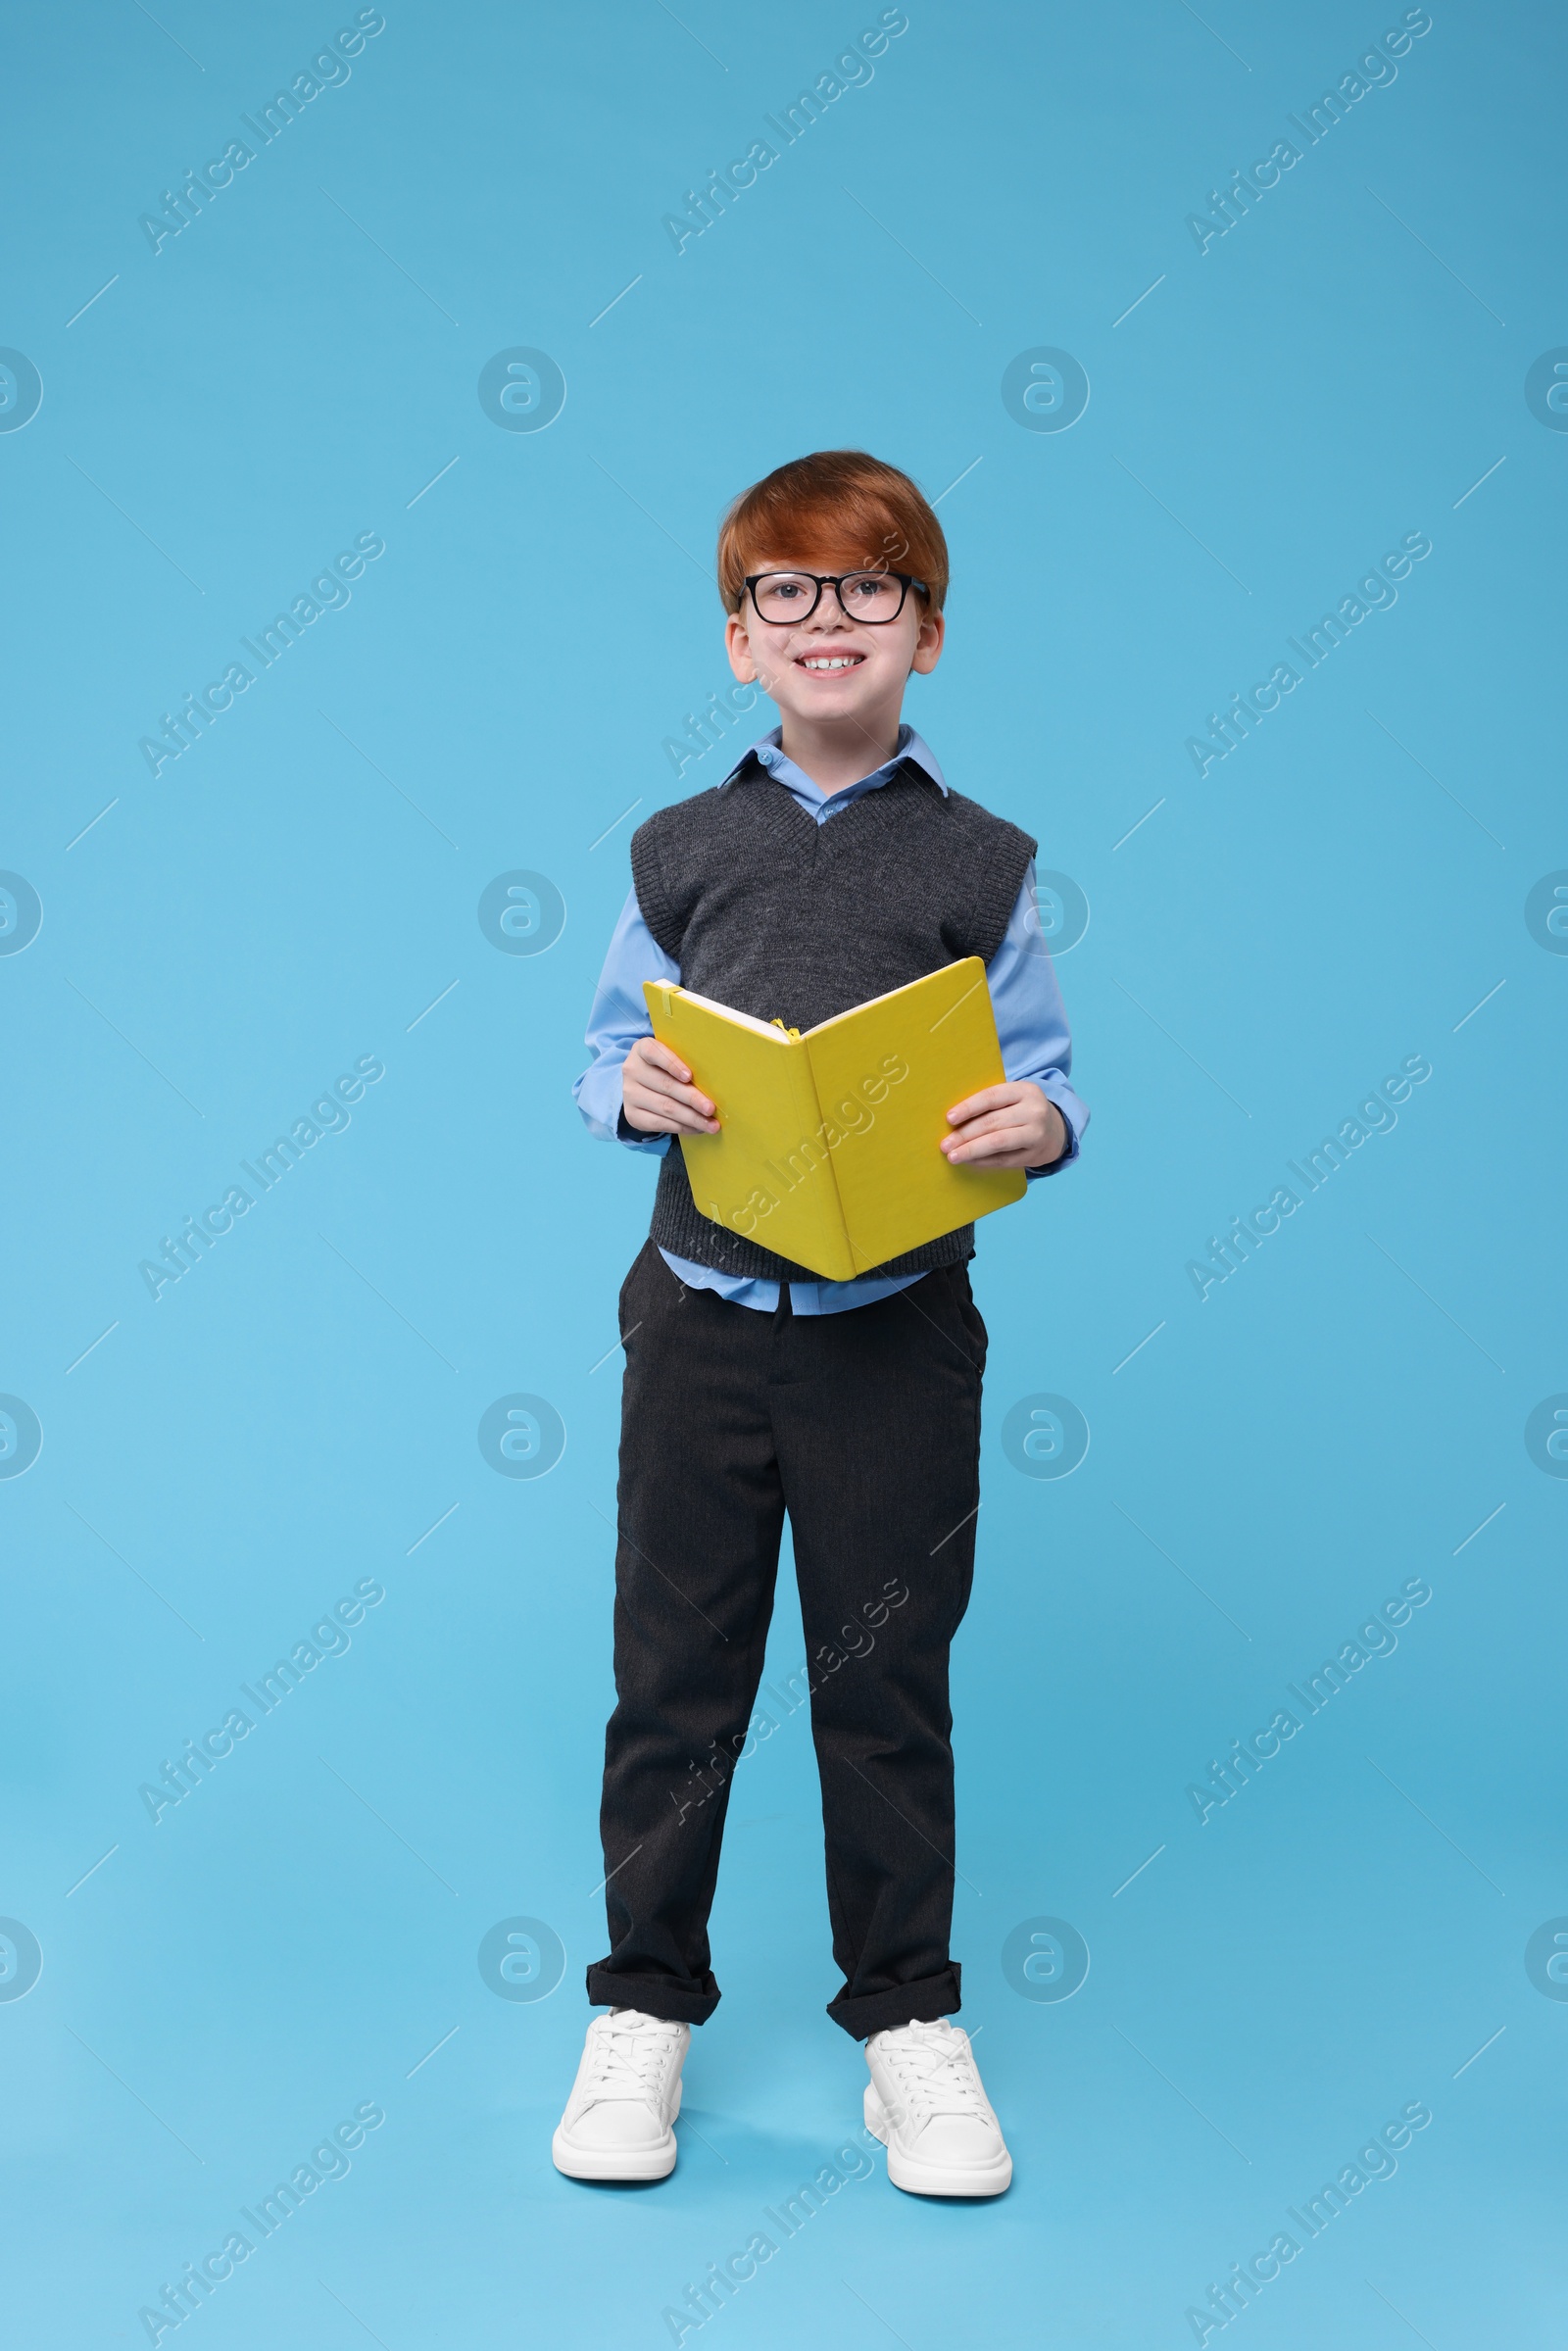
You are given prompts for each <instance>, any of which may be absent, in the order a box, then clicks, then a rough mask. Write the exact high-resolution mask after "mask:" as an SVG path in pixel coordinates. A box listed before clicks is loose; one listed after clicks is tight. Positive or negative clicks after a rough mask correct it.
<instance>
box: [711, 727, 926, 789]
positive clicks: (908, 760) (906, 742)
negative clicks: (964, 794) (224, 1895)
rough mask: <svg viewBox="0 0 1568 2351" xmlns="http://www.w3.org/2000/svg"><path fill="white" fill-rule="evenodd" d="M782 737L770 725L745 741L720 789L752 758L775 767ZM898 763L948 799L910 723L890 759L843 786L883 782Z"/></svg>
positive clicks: (780, 755) (748, 765)
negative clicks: (914, 769)
mask: <svg viewBox="0 0 1568 2351" xmlns="http://www.w3.org/2000/svg"><path fill="white" fill-rule="evenodd" d="M783 737H784V729H783V726H782V725H779V726H774V727H770V728H769V729H768V731H767V733H766V734H765V735H759V736H758V738H757V741H756V742H755V743H750V744H748V745H747V747H746V749H745V750H744V751H743V752H742V753H741V756H740V758H739V759H737V760H736V762H735V764H734V766H733V767H732V768H731V769H730V771H729V773H728V775H726V776H725V777H724V778H723V779H722V781H721V782H720V783H719V786H718V789H719V791H720V792H723V791H727V790H728V788H729V786H730V785H731V784H734V783H738V782H739V781H740V780H741V778H742V777H743V776H744V775H745V774H746V773H747V772H748V770H749V769H750V768H751V767H752V765H753V764H754V762H755V764H756V765H758V766H760V767H761V768H762V769H763V771H764V772H766V771H767V770H768V769H769V768H774V767H775V766H776V764H777V762H779V761H781V760H783V759H784V754H783V750H782V748H781V746H782V743H783ZM764 753H767V754H768V755H769V756H768V757H767V758H765V759H764V757H763V754H764ZM786 763H789V762H786ZM901 766H911V767H917V768H918V769H919V770H920V772H921V774H922V775H925V776H927V777H929V779H930V780H931V782H932V783H933V784H935V785H936V788H937V790H938V791H939V792H940V793H941V794H942V797H943V799H944V800H946V799H947V797H948V784H947V779H946V777H945V776H944V775H943V772H942V770H941V768H940V767H939V766H938V765H937V762H936V759H935V758H934V757H933V755H932V753H931V752H930V750H929V749H928V748H927V746H926V745H925V744H924V743H923V742H922V741H921V739H920V737H919V736H918V735H917V734H916V733H915V731H914V729H913V727H912V726H909V725H901V726H900V728H899V739H898V742H897V744H896V745H895V747H894V753H893V757H892V759H888V760H887V761H885V762H884V764H883V765H882V766H880V767H876V768H873V769H872V771H871V773H870V774H869V775H864V776H862V777H861V778H860V781H859V783H858V784H847V785H846V786H845V787H844V788H845V790H846V791H849V792H858V791H860V790H861V789H863V787H864V786H865V785H867V784H885V783H887V782H889V781H890V780H891V778H892V777H893V775H894V773H895V771H896V770H897V769H898V768H899V767H901ZM824 797H825V798H829V799H834V800H836V799H837V798H838V797H839V795H838V794H837V793H831V794H826V795H824Z"/></svg>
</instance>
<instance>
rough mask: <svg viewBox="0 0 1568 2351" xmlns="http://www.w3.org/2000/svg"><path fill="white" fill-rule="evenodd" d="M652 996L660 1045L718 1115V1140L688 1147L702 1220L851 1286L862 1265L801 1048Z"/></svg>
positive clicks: (686, 1000)
mask: <svg viewBox="0 0 1568 2351" xmlns="http://www.w3.org/2000/svg"><path fill="white" fill-rule="evenodd" d="M644 994H645V996H646V998H647V1001H648V1008H649V1016H650V1018H651V1019H652V1021H653V1024H654V1034H655V1036H656V1037H657V1038H658V1039H659V1041H660V1043H661V1044H662V1045H667V1046H668V1047H669V1048H670V1049H671V1051H672V1052H674V1053H679V1055H680V1057H681V1059H682V1060H683V1061H684V1062H685V1063H686V1066H687V1067H688V1069H690V1071H691V1072H692V1076H693V1079H694V1081H695V1083H696V1084H697V1085H699V1086H700V1087H701V1088H702V1090H703V1092H704V1093H705V1094H706V1095H708V1097H709V1098H710V1100H711V1102H713V1104H714V1106H715V1108H716V1110H717V1114H718V1122H719V1131H718V1133H717V1134H716V1135H682V1136H681V1138H680V1148H681V1154H682V1156H683V1157H684V1159H685V1161H686V1173H687V1175H688V1176H689V1177H690V1179H691V1187H692V1198H693V1200H695V1201H696V1203H697V1206H698V1208H699V1210H700V1211H701V1213H702V1214H703V1215H704V1216H707V1217H711V1219H712V1221H713V1222H714V1223H715V1224H717V1225H720V1226H722V1227H723V1228H724V1230H725V1231H726V1232H730V1233H738V1234H740V1235H742V1236H743V1237H744V1238H745V1239H746V1240H748V1241H755V1242H758V1243H759V1244H760V1246H761V1247H762V1248H763V1249H774V1250H776V1251H777V1253H778V1254H779V1255H780V1256H782V1257H789V1258H791V1259H793V1261H794V1262H795V1263H796V1264H797V1265H809V1267H810V1269H811V1271H812V1272H813V1273H815V1274H819V1275H820V1276H821V1277H822V1278H823V1279H824V1280H826V1281H846V1280H848V1278H849V1277H850V1275H851V1274H852V1273H853V1272H854V1270H855V1268H854V1260H853V1259H852V1257H851V1255H850V1252H849V1249H848V1245H847V1244H846V1241H845V1238H844V1221H843V1216H842V1213H841V1211H840V1208H839V1199H838V1188H837V1185H836V1184H835V1182H834V1176H833V1163H832V1154H831V1152H830V1151H829V1150H828V1147H827V1143H826V1141H825V1139H824V1136H823V1133H822V1113H821V1111H820V1110H819V1109H818V1107H817V1101H816V1091H815V1088H814V1086H813V1084H812V1081H811V1069H810V1063H809V1059H808V1056H807V1053H806V1049H805V1046H804V1045H803V1044H802V1042H801V1040H800V1039H799V1038H792V1037H790V1036H789V1035H787V1033H786V1032H785V1031H784V1030H783V1029H780V1028H772V1027H769V1026H768V1025H767V1023H766V1022H764V1021H760V1020H756V1019H753V1018H752V1017H751V1016H750V1015H749V1014H747V1013H744V1012H735V1011H732V1010H730V1009H729V1008H728V1007H727V1006H725V1005H722V1004H712V1003H711V1002H710V1001H709V1000H708V999H707V998H705V997H700V996H697V995H695V994H694V993H693V992H692V991H690V990H688V989H684V988H677V987H674V986H673V985H671V984H670V983H669V982H667V981H659V982H649V983H647V984H646V986H645V988H644ZM720 1246H722V1245H720ZM720 1261H721V1260H720Z"/></svg>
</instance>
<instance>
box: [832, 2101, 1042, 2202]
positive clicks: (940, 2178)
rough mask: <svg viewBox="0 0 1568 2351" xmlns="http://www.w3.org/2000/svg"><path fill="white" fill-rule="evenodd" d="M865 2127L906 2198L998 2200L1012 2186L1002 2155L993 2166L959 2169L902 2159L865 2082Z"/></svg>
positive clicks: (1007, 2159)
mask: <svg viewBox="0 0 1568 2351" xmlns="http://www.w3.org/2000/svg"><path fill="white" fill-rule="evenodd" d="M865 2127H866V2129H867V2131H870V2133H871V2135H872V2137H873V2138H879V2139H880V2140H881V2141H882V2144H883V2145H884V2146H885V2147H886V2149H887V2151H888V2178H889V2179H890V2180H892V2182H893V2184H894V2186H895V2187H900V2188H903V2190H904V2192H905V2194H906V2195H907V2196H1001V2195H1005V2193H1006V2190H1007V2189H1008V2188H1009V2187H1010V2186H1011V2185H1012V2157H1011V2156H1010V2155H1008V2154H1007V2153H1006V2152H1005V2151H1004V2153H1003V2154H1002V2155H1001V2156H1000V2157H999V2158H998V2160H997V2161H996V2162H995V2163H990V2164H964V2165H963V2166H962V2167H961V2168H960V2167H957V2166H952V2165H947V2164H937V2163H921V2162H920V2161H919V2160H918V2158H917V2157H915V2156H912V2155H906V2154H905V2152H904V2150H903V2148H902V2147H900V2146H899V2145H898V2143H897V2141H896V2140H895V2139H894V2137H893V2135H892V2132H891V2131H890V2129H889V2127H888V2119H887V2113H886V2110H885V2109H884V2107H883V2104H882V2101H881V2099H880V2098H879V2097H878V2096H877V2093H876V2090H875V2088H874V2087H873V2086H872V2085H871V2084H870V2083H869V2082H868V2083H867V2084H866V2091H865Z"/></svg>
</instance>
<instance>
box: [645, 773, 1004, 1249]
mask: <svg viewBox="0 0 1568 2351" xmlns="http://www.w3.org/2000/svg"><path fill="white" fill-rule="evenodd" d="M1034 854H1035V844H1034V842H1033V841H1031V840H1030V838H1029V836H1028V834H1027V833H1024V832H1020V830H1019V829H1018V827H1017V826H1016V825H1015V824H1009V823H1007V821H1006V820H1005V817H1001V816H993V815H992V814H991V812H990V810H989V809H987V808H981V806H980V804H979V802H978V801H973V800H965V799H964V798H963V796H962V795H961V794H960V793H957V792H950V793H949V794H948V795H947V797H946V798H944V797H943V794H942V792H941V791H940V789H939V788H938V786H937V785H936V784H935V783H933V782H932V781H931V779H930V777H929V776H927V775H925V774H924V773H923V772H922V771H921V769H919V768H918V767H916V766H914V765H912V764H910V763H908V762H906V763H905V765H903V766H902V767H901V768H900V769H899V771H898V773H897V774H896V775H894V776H892V777H891V778H890V779H889V781H888V782H887V783H885V784H880V785H878V786H877V788H876V789H875V790H874V791H871V792H865V793H862V794H861V796H860V798H859V799H858V800H857V801H852V802H851V804H850V806H849V807H848V808H845V809H843V810H842V811H841V812H840V813H839V814H838V815H836V816H830V817H829V818H828V820H827V822H826V823H825V824H818V823H817V822H816V820H815V818H814V817H812V816H809V815H808V813H807V811H806V810H805V809H804V808H802V807H801V806H800V805H799V803H798V802H797V801H795V800H794V799H793V798H792V797H791V795H790V794H789V793H788V792H787V791H786V790H785V788H784V786H783V785H782V784H779V783H775V782H774V781H773V779H772V777H771V776H769V775H768V773H767V772H766V770H765V769H764V768H763V767H762V766H761V765H760V763H759V762H758V761H757V760H755V759H749V760H748V761H747V763H746V765H745V766H744V767H743V768H742V769H741V770H740V772H739V773H738V774H737V775H735V776H733V777H732V778H731V779H730V781H729V782H728V783H726V784H721V785H720V786H719V788H718V790H717V791H709V792H702V793H699V794H698V795H697V796H696V798H695V799H692V800H682V801H677V802H676V803H675V804H674V806H673V807H671V808H661V809H660V810H659V811H658V813H657V814H656V815H653V816H650V817H649V819H648V821H647V823H646V824H640V825H639V826H638V828H637V830H636V832H635V833H634V834H633V835H632V842H631V870H632V880H633V882H634V884H635V886H636V891H637V903H638V905H639V906H640V907H641V909H642V915H643V920H644V921H645V922H646V923H647V925H648V928H649V929H650V931H651V932H652V933H653V935H654V937H655V939H656V940H657V941H658V942H659V944H660V946H661V947H662V949H663V950H664V953H665V954H666V955H670V956H671V957H673V959H674V961H675V962H676V963H678V964H679V966H680V976H681V984H682V986H683V987H687V988H691V989H694V990H695V991H696V992H697V994H698V995H699V996H711V997H712V998H713V999H714V1001H715V1002H716V1003H718V1004H730V1005H733V1006H734V1008H735V1009H736V1010H737V1011H740V1012H750V1013H751V1014H753V1016H754V1017H755V1018H757V1019H760V1020H772V1019H775V1018H777V1019H781V1020H782V1021H783V1022H784V1023H785V1025H786V1027H789V1028H798V1029H802V1030H805V1029H810V1028H815V1026H816V1025H817V1023H818V1021H822V1020H831V1019H832V1018H833V1017H834V1015H835V1014H836V1013H839V1012H847V1011H849V1010H850V1008H851V1007H852V1005H855V1004H864V1003H865V1001H866V999H867V998H868V997H872V996H883V995H885V994H886V993H887V992H888V991H889V990H890V989H892V988H902V987H904V986H905V985H906V984H907V982H908V981H910V980H917V979H921V978H923V977H924V976H925V974H926V973H927V972H928V971H939V970H940V969H941V968H942V966H943V965H944V964H945V963H952V962H955V961H956V960H957V958H958V957H959V956H960V955H979V956H980V958H981V959H982V961H984V962H986V963H989V962H990V960H991V958H992V956H993V955H995V954H996V952H997V949H998V948H999V947H1000V946H1001V945H1002V940H1003V935H1004V933H1005V930H1006V927H1007V918H1008V916H1009V915H1010V914H1011V912H1012V908H1013V906H1014V904H1015V902H1016V900H1017V896H1018V892H1019V889H1020V888H1021V886H1022V883H1023V878H1024V875H1025V873H1026V871H1027V870H1028V865H1029V860H1030V858H1031V857H1033V856H1034ZM622 1131H623V1132H626V1131H629V1130H625V1129H623V1130H622ZM652 1231H653V1239H654V1241H655V1242H656V1243H657V1244H658V1245H659V1247H660V1248H661V1249H668V1250H669V1252H670V1254H671V1255H672V1256H677V1257H690V1258H692V1259H694V1260H695V1261H696V1262H697V1263H698V1264H700V1265H711V1266H716V1267H719V1268H720V1269H721V1270H722V1271H724V1272H725V1273H733V1274H740V1275H743V1276H746V1277H748V1278H751V1279H754V1280H763V1281H780V1282H782V1281H797V1282H799V1281H807V1282H810V1281H815V1280H817V1279H818V1278H819V1277H818V1276H817V1275H815V1274H813V1273H812V1272H811V1271H810V1270H809V1267H807V1266H804V1265H796V1264H794V1263H792V1262H791V1260H790V1259H789V1258H788V1257H781V1256H779V1255H777V1254H776V1253H775V1251H774V1250H772V1249H763V1248H761V1247H760V1245H759V1244H758V1243H757V1242H755V1241H748V1240H745V1239H744V1238H743V1237H742V1236H741V1235H740V1234H738V1233H730V1232H726V1231H725V1230H724V1228H723V1227H722V1226H720V1225H717V1224H715V1223H714V1222H713V1221H712V1219H711V1217H707V1216H704V1215H702V1214H700V1213H699V1211H698V1208H697V1204H696V1202H695V1200H693V1199H692V1188H691V1183H690V1181H689V1179H688V1177H687V1174H686V1163H685V1160H684V1159H683V1157H682V1155H681V1151H680V1146H679V1144H678V1143H676V1144H672V1145H671V1147H670V1149H669V1150H668V1151H666V1152H665V1154H664V1156H663V1159H662V1162H661V1165H660V1171H659V1188H658V1190H657V1192H656V1193H655V1195H654V1217H653V1228H652ZM973 1254H974V1227H973V1225H972V1224H966V1225H963V1226H960V1227H959V1229H958V1230H957V1231H956V1232H953V1233H944V1234H943V1235H941V1237H940V1238H939V1239H937V1240H935V1241H929V1242H926V1243H925V1244H924V1246H923V1247H921V1248H920V1249H907V1250H906V1251H905V1253H904V1254H903V1255H902V1256H899V1257H890V1258H889V1259H888V1261H887V1263H886V1264H885V1265H877V1266H873V1267H871V1268H870V1270H869V1273H868V1274H867V1275H866V1277H865V1278H866V1279H870V1278H871V1276H872V1275H881V1274H905V1273H924V1272H927V1271H929V1270H930V1269H931V1268H932V1267H934V1266H938V1265H956V1264H959V1263H961V1262H962V1260H963V1259H965V1258H966V1257H970V1256H972V1255H973Z"/></svg>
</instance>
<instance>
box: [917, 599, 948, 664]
mask: <svg viewBox="0 0 1568 2351" xmlns="http://www.w3.org/2000/svg"><path fill="white" fill-rule="evenodd" d="M947 633H948V624H947V621H946V620H945V619H944V618H943V616H942V614H941V613H940V612H927V614H926V616H925V618H924V619H923V620H922V621H921V623H920V634H919V635H918V636H917V637H916V638H915V640H914V659H913V661H911V662H910V663H909V667H910V668H911V670H918V671H919V673H920V675H921V676H922V677H928V676H929V675H930V673H931V671H932V670H933V669H934V668H935V667H936V665H937V663H938V661H941V659H942V647H943V644H944V642H945V640H946V637H947Z"/></svg>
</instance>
